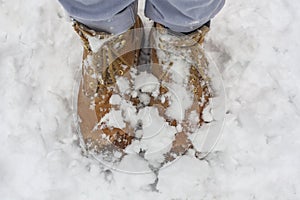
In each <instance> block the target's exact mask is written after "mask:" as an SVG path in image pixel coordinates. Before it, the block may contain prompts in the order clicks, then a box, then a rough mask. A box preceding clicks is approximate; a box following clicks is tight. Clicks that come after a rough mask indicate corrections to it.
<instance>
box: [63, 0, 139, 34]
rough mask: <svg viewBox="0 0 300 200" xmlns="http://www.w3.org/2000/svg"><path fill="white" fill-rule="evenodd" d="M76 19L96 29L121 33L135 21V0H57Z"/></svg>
mask: <svg viewBox="0 0 300 200" xmlns="http://www.w3.org/2000/svg"><path fill="white" fill-rule="evenodd" d="M59 2H60V3H61V5H62V6H63V7H64V9H65V10H66V11H67V12H68V14H69V15H70V16H71V17H72V18H74V19H75V20H76V21H78V22H80V23H82V24H84V25H86V26H88V27H89V28H92V29H94V30H96V31H104V32H107V33H114V34H118V33H122V32H125V31H126V30H128V29H129V28H130V27H131V26H133V24H134V23H135V18H136V14H137V1H135V0H59Z"/></svg>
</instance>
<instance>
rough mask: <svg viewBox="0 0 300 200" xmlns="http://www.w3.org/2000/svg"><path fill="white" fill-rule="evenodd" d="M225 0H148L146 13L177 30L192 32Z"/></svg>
mask: <svg viewBox="0 0 300 200" xmlns="http://www.w3.org/2000/svg"><path fill="white" fill-rule="evenodd" d="M224 3H225V0H147V2H146V9H145V15H146V16H147V17H149V18H150V19H152V20H153V21H155V22H158V23H160V24H162V25H164V26H166V27H168V28H170V29H171V30H173V31H176V32H190V31H193V30H195V29H197V28H199V27H201V26H202V25H203V24H205V23H206V22H208V21H209V20H210V19H212V18H213V17H214V16H215V15H216V14H217V13H218V12H219V11H220V10H221V8H222V7H223V6H224Z"/></svg>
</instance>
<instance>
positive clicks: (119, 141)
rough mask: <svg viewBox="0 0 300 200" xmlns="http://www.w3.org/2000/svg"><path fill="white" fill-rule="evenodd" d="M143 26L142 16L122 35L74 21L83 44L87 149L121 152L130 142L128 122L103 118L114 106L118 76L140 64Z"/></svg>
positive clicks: (81, 98) (81, 102)
mask: <svg viewBox="0 0 300 200" xmlns="http://www.w3.org/2000/svg"><path fill="white" fill-rule="evenodd" d="M141 28H142V22H141V20H140V18H139V17H137V19H136V23H135V24H134V26H133V27H132V28H131V29H129V30H128V31H127V32H125V33H122V34H120V35H112V34H108V33H103V32H96V31H93V30H91V29H89V28H88V27H86V26H84V25H82V24H80V23H78V22H75V23H74V29H75V31H76V32H77V33H78V35H79V36H80V38H81V39H82V41H83V45H84V50H83V59H82V80H81V84H80V89H79V94H78V110H77V111H78V115H79V118H80V120H79V124H80V132H81V134H82V138H83V140H84V143H85V144H86V148H87V150H91V151H95V152H97V153H99V152H103V151H106V150H110V151H113V150H120V151H121V150H122V149H124V148H125V147H126V146H127V145H129V144H130V143H131V140H132V138H133V136H132V135H131V133H130V130H131V128H130V127H129V126H128V125H127V124H126V128H120V127H118V126H108V125H107V124H105V121H102V119H103V117H104V116H105V115H106V114H107V113H109V112H110V110H111V109H112V108H113V107H114V106H113V105H111V103H110V98H111V96H112V95H113V94H114V93H116V92H117V91H118V88H117V86H116V78H117V77H122V76H128V74H129V73H128V72H129V71H130V70H131V68H133V67H135V66H136V65H137V61H138V57H139V52H140V47H141V42H142V37H143V32H142V31H141ZM115 109H117V108H115Z"/></svg>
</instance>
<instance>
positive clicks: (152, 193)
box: [0, 0, 300, 200]
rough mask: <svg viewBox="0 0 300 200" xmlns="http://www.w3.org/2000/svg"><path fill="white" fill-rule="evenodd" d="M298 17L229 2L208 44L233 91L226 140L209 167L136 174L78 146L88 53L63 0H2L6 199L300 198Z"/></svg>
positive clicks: (290, 5)
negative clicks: (80, 89)
mask: <svg viewBox="0 0 300 200" xmlns="http://www.w3.org/2000/svg"><path fill="white" fill-rule="evenodd" d="M299 10H300V2H299V1H298V0H290V1H284V0H274V1H259V0H251V1H243V2H241V1H233V0H228V1H227V3H226V5H225V7H224V9H223V10H222V11H221V13H220V14H218V15H217V17H216V18H215V19H214V20H213V21H212V27H211V28H212V29H211V31H210V33H209V35H208V36H207V40H206V43H205V48H206V49H207V53H208V55H209V56H210V57H211V58H212V59H213V60H214V61H215V62H216V64H217V66H218V67H219V70H220V72H221V74H222V78H223V81H224V86H225V89H226V95H227V99H226V108H227V109H226V122H225V124H224V129H223V137H222V138H221V140H220V141H219V143H218V145H217V146H216V148H215V149H214V151H213V152H212V153H211V154H210V155H209V156H208V157H206V158H205V159H204V160H201V161H200V160H197V159H194V158H192V156H189V155H186V156H183V157H182V158H181V159H178V160H177V161H176V162H175V163H173V164H172V165H170V166H168V167H166V168H164V169H162V170H160V171H158V172H157V173H156V174H155V173H148V174H126V173H122V172H117V171H111V170H110V169H108V168H106V167H105V166H103V165H100V164H99V163H98V162H97V161H96V160H94V159H91V158H87V157H85V156H83V155H82V154H81V149H80V148H79V146H78V144H77V138H76V134H75V133H76V130H75V129H74V125H73V111H72V109H73V108H72V106H73V103H72V101H73V99H74V98H73V96H72V95H73V86H74V84H75V83H74V81H75V79H76V78H77V77H78V74H77V73H78V70H79V67H80V60H81V51H82V48H81V44H80V41H79V39H78V37H77V35H76V34H75V33H74V31H73V30H72V27H71V25H70V22H69V21H68V20H66V19H67V17H66V14H65V13H64V11H63V9H62V8H61V7H60V5H59V4H58V2H56V1H36V0H35V1H34V0H28V1H21V0H14V1H8V0H2V1H0V25H1V30H0V42H1V46H0V66H1V67H0V94H1V97H2V98H1V104H0V121H1V125H0V132H1V137H0V152H1V153H0V199H1V200H20V199H30V200H35V199H39V200H40V199H47V200H52V199H53V200H54V199H55V200H56V199H64V200H68V199H70V200H71V199H72V200H77V199H78V200H84V199H89V200H92V199H101V200H102V199H103V200H105V199H196V200H199V199H209V200H210V199H211V200H213V199H222V200H223V199H228V200H235V199H237V200H240V199H264V200H269V199H270V200H275V199H289V200H296V199H299V198H300V167H299V166H300V151H299V147H300V135H299V132H300V126H299V122H300V116H299V115H300V108H299V106H300V82H299V76H300V68H299V64H300V57H299V52H300V40H299V35H300V27H299V20H300V13H299V12H298V11H299ZM126 159H128V160H127V161H126V160H125V161H123V162H125V163H126V165H128V163H131V164H132V167H136V165H138V163H139V162H141V161H140V160H131V158H130V157H127V158H126ZM156 176H157V178H156Z"/></svg>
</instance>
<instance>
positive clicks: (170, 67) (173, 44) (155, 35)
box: [150, 23, 212, 161]
mask: <svg viewBox="0 0 300 200" xmlns="http://www.w3.org/2000/svg"><path fill="white" fill-rule="evenodd" d="M208 31H209V28H208V27H207V26H203V27H201V28H200V29H199V30H196V31H194V32H193V33H191V34H188V35H183V34H180V35H179V34H176V33H172V32H170V31H169V30H168V29H167V28H165V27H164V26H162V25H160V24H158V23H156V24H155V25H154V28H153V30H152V31H151V34H150V44H151V47H152V49H151V62H152V73H153V74H154V75H155V76H156V77H157V78H158V79H159V80H160V84H161V86H160V87H161V90H160V95H159V97H160V98H158V99H152V101H151V103H152V104H151V105H152V106H157V107H159V110H160V115H161V116H163V117H164V118H165V119H166V121H168V122H169V124H170V125H171V126H174V127H178V126H179V127H181V128H180V129H178V132H177V134H176V136H175V139H174V141H173V145H172V148H171V150H170V152H169V153H167V155H166V161H172V160H174V159H175V158H176V157H177V156H179V155H182V154H184V153H185V152H186V151H187V150H188V149H190V148H193V144H192V141H191V140H190V139H189V136H190V134H192V133H194V131H196V130H197V129H198V128H199V127H200V126H201V125H202V124H203V123H204V122H205V120H204V119H203V110H204V109H205V107H206V106H207V105H208V103H209V99H210V97H211V96H212V93H211V90H210V83H209V78H208V75H207V66H208V62H207V59H206V57H205V54H204V52H203V49H202V43H203V41H204V36H205V34H206V33H207V32H208ZM161 97H163V99H164V100H163V102H161V101H160V100H159V99H161ZM176 98H177V100H178V101H179V103H177V104H178V105H179V104H181V105H179V106H177V107H178V108H177V109H182V110H181V111H180V112H181V114H182V116H181V117H178V113H177V115H176V112H174V113H172V109H173V110H174V109H175V108H174V107H173V108H171V107H172V104H174V101H176V100H174V99H176Z"/></svg>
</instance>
